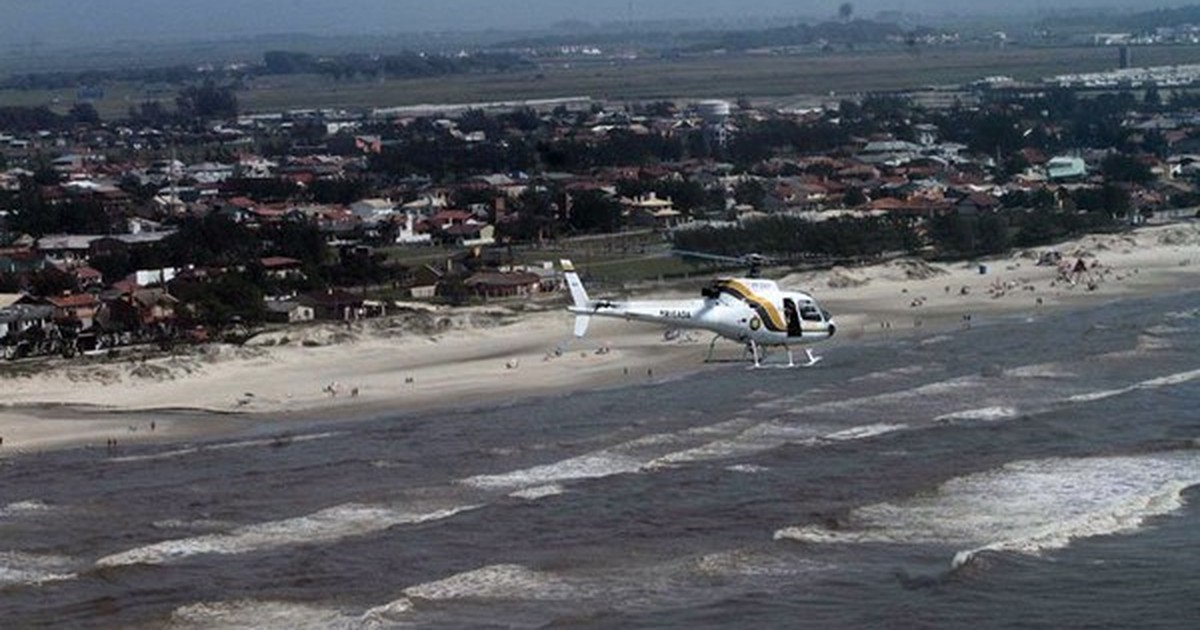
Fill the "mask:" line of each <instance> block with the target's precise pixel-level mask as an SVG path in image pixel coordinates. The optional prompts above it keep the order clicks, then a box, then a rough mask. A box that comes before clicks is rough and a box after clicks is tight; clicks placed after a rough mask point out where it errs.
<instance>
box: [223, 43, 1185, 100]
mask: <svg viewBox="0 0 1200 630" xmlns="http://www.w3.org/2000/svg"><path fill="white" fill-rule="evenodd" d="M1134 54H1135V59H1136V60H1137V63H1138V65H1172V64H1184V63H1200V47H1154V48H1144V49H1141V48H1139V49H1137V50H1136V51H1135V53H1134ZM1116 64H1117V51H1116V49H1114V48H1098V47H1087V48H1057V49H1006V50H956V49H930V50H923V51H920V52H915V53H871V54H836V55H822V56H817V55H804V56H759V55H728V56H709V57H688V58H681V59H671V60H664V59H653V60H635V61H620V62H617V61H603V62H601V61H591V62H583V63H579V62H561V63H553V64H544V65H543V66H542V67H541V68H539V69H538V70H536V71H526V72H513V73H504V74H490V75H470V76H458V77H442V78H437V79H408V80H388V81H382V82H362V81H359V82H352V83H351V82H345V81H343V82H338V81H334V80H332V79H327V78H322V77H312V76H288V77H269V78H264V79H261V80H258V81H255V82H253V83H252V84H251V85H250V86H249V87H250V89H248V90H247V91H245V92H242V93H240V94H239V98H240V99H241V102H242V104H243V106H244V107H245V108H247V109H250V110H256V111H273V110H275V111H277V110H280V109H287V108H289V107H386V106H403V105H419V104H428V103H474V102H494V101H514V100H529V99H546V98H561V97H575V96H587V97H592V98H595V99H598V100H616V101H621V100H654V99H681V98H737V97H743V96H745V97H751V98H753V97H782V96H790V95H795V94H828V93H830V92H835V93H855V92H864V91H876V90H900V89H912V88H918V87H921V86H925V85H934V84H955V83H965V82H969V81H973V80H975V79H979V78H982V77H985V76H989V75H998V74H1003V75H1009V76H1012V77H1014V78H1017V79H1028V80H1034V79H1039V78H1042V77H1045V76H1051V75H1056V74H1064V73H1071V72H1092V71H1101V70H1106V69H1111V68H1113V67H1115V66H1116Z"/></svg>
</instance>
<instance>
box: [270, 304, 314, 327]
mask: <svg viewBox="0 0 1200 630" xmlns="http://www.w3.org/2000/svg"><path fill="white" fill-rule="evenodd" d="M266 306H267V321H271V322H276V323H280V324H296V323H301V322H311V321H312V320H313V319H314V318H315V317H316V310H315V309H314V308H313V307H312V306H307V305H304V304H301V303H300V302H298V301H296V300H268V301H267V302H266Z"/></svg>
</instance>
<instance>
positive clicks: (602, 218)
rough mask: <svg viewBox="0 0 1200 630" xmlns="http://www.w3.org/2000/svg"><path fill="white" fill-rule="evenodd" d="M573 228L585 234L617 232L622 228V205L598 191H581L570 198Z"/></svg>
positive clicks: (569, 221) (568, 218) (569, 219)
mask: <svg viewBox="0 0 1200 630" xmlns="http://www.w3.org/2000/svg"><path fill="white" fill-rule="evenodd" d="M568 202H569V206H568V208H569V213H570V214H569V215H568V217H567V222H568V223H570V225H571V227H573V228H575V229H577V230H580V231H584V232H592V231H597V232H615V231H617V229H619V228H620V227H621V204H619V203H617V202H616V200H614V199H613V198H611V197H609V196H608V195H605V194H604V193H602V192H600V191H598V190H580V191H578V192H576V193H572V194H571V195H570V196H569V197H568Z"/></svg>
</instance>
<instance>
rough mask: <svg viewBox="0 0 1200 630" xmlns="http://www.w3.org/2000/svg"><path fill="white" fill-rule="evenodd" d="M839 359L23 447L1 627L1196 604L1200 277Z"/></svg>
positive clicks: (5, 550)
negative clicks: (450, 405) (472, 402)
mask: <svg viewBox="0 0 1200 630" xmlns="http://www.w3.org/2000/svg"><path fill="white" fill-rule="evenodd" d="M819 351H820V353H821V354H823V355H824V357H825V360H824V361H823V362H822V363H820V364H819V365H817V366H815V367H812V368H804V369H793V370H782V369H781V370H772V369H764V370H748V369H746V368H745V367H744V366H742V365H721V366H718V367H715V368H713V369H705V370H702V371H699V372H696V373H693V374H688V375H685V376H679V377H672V378H668V379H665V380H651V379H641V378H638V379H633V380H635V381H639V382H632V383H630V384H628V385H625V386H621V387H617V388H611V389H606V390H603V391H593V392H585V393H574V394H569V395H562V396H552V397H542V398H534V399H528V400H523V401H520V402H515V403H508V404H505V405H504V406H502V407H500V408H484V407H481V408H472V409H460V410H454V411H440V412H431V413H422V414H407V415H406V414H396V415H394V416H389V417H377V418H369V419H362V420H340V421H335V422H324V423H323V422H314V423H309V424H304V425H287V426H286V427H284V426H281V425H279V424H276V423H272V422H269V421H266V422H262V423H261V425H260V427H261V428H259V429H256V433H255V434H251V435H242V436H239V437H237V438H226V439H221V440H214V441H209V442H197V443H192V444H175V445H155V446H130V447H124V446H122V447H121V448H120V449H119V450H116V451H111V450H108V449H77V450H69V451H61V452H51V453H45V454H40V455H29V456H22V457H13V458H9V459H4V460H0V626H3V627H11V628H26V627H37V626H68V627H85V628H86V627H94V628H115V627H120V628H229V627H235V628H236V627H242V628H289V629H290V628H390V627H431V628H463V627H472V628H480V627H495V628H544V627H572V628H575V627H586V628H709V627H786V628H832V627H837V628H947V627H971V628H1011V627H1054V628H1075V627H1078V628H1085V627H1086V628H1096V627H1117V628H1128V627H1138V628H1156V627H1162V628H1191V627H1195V625H1196V624H1197V622H1198V621H1200V570H1198V569H1197V568H1198V567H1200V491H1198V488H1200V293H1196V292H1190V293H1183V294H1178V295H1171V296H1164V297H1157V298H1149V299H1136V300H1134V299H1131V300H1126V301H1120V302H1114V303H1111V304H1106V305H1103V306H1096V307H1089V308H1087V309H1080V310H1071V311H1056V312H1045V313H1040V314H1037V315H1036V316H1030V317H996V318H991V319H988V318H982V317H978V316H977V317H975V318H974V320H973V321H972V322H971V326H970V327H969V328H967V327H963V328H957V329H953V330H941V331H933V330H930V331H928V332H925V333H922V334H910V335H905V336H896V337H892V338H887V337H875V338H862V339H857V340H851V339H838V340H835V341H833V342H831V343H829V344H826V345H823V346H822V347H821V348H820V349H819ZM701 355H702V351H698V355H697V361H700V360H701V358H702V356H701ZM331 420H333V419H331Z"/></svg>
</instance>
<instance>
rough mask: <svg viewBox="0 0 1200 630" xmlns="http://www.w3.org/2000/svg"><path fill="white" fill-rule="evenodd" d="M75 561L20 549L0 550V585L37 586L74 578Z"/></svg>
mask: <svg viewBox="0 0 1200 630" xmlns="http://www.w3.org/2000/svg"><path fill="white" fill-rule="evenodd" d="M75 567H76V563H75V561H73V560H71V559H70V558H66V557H63V556H46V555H36V554H31V553H23V552H20V551H0V587H4V586H12V585H22V586H39V585H41V584H45V583H47V582H58V581H62V580H71V579H74V578H75V573H74V569H75Z"/></svg>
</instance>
